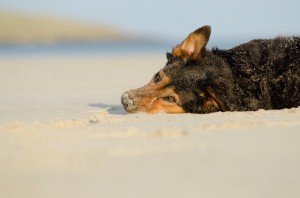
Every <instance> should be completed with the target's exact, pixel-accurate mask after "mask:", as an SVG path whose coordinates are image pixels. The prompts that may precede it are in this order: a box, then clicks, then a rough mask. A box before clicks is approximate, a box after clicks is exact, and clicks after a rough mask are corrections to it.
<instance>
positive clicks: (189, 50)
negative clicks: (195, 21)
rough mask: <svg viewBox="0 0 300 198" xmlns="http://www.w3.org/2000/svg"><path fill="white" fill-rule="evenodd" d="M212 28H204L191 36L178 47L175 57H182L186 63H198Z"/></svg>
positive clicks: (174, 52)
mask: <svg viewBox="0 0 300 198" xmlns="http://www.w3.org/2000/svg"><path fill="white" fill-rule="evenodd" d="M210 32H211V27H210V26H209V25H207V26H203V27H201V28H199V29H197V30H195V31H194V32H192V33H191V34H189V36H188V37H187V38H186V39H185V40H184V41H183V42H182V43H181V44H180V45H178V46H177V47H175V48H174V49H173V52H172V53H173V55H174V56H175V57H181V58H183V60H185V61H190V60H193V61H197V60H199V59H201V58H202V57H201V55H202V52H203V50H204V49H205V47H206V44H207V43H208V40H209V37H210Z"/></svg>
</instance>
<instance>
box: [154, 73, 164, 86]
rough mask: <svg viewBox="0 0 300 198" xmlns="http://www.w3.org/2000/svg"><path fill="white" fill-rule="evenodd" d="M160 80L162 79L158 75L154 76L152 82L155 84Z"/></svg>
mask: <svg viewBox="0 0 300 198" xmlns="http://www.w3.org/2000/svg"><path fill="white" fill-rule="evenodd" d="M161 80H162V77H161V75H160V74H159V73H157V74H155V75H154V79H153V81H154V83H155V84H157V83H159V82H160V81H161Z"/></svg>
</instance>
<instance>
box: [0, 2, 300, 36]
mask: <svg viewBox="0 0 300 198" xmlns="http://www.w3.org/2000/svg"><path fill="white" fill-rule="evenodd" d="M0 9H9V10H16V11H24V12H29V13H31V12H32V13H36V14H43V15H54V16H62V17H67V18H71V19H78V20H81V21H88V22H93V23H100V24H109V25H112V26H115V27H117V28H119V29H121V30H124V31H126V32H129V33H136V34H143V35H149V36H157V37H162V38H169V39H183V38H184V37H185V36H186V35H187V34H188V33H190V32H191V31H193V30H194V29H196V28H198V27H200V26H202V25H206V24H209V25H211V26H212V31H213V33H212V36H214V37H215V38H237V39H238V38H249V39H252V38H266V37H267V38H268V37H273V36H276V35H300V23H299V19H300V11H299V9H300V1H299V0H281V1H278V0H249V1H241V0H240V1H239V0H226V1H224V0H218V1H214V0H206V1H201V0H184V1H183V0H181V1H177V0H173V1H164V0H149V1H142V0H124V1H121V0H119V1H117V0H105V1H103V0H0Z"/></svg>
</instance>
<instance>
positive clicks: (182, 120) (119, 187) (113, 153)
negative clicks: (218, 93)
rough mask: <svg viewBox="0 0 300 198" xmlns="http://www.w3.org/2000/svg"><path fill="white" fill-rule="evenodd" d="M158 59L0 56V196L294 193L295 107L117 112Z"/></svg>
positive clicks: (299, 147)
mask: <svg viewBox="0 0 300 198" xmlns="http://www.w3.org/2000/svg"><path fill="white" fill-rule="evenodd" d="M164 63H165V58H164V55H163V54H162V56H138V57H134V56H123V57H122V56H118V57H114V56H108V57H105V58H104V57H96V56H85V57H83V56H79V57H71V56H69V57H57V56H50V57H46V56H45V57H39V58H36V57H17V58H13V57H10V58H4V57H1V58H0V94H1V95H0V197H1V198H6V197H28V198H35V197H36V198H53V197H55V198H66V197H75V198H76V197H89V198H90V197H92V198H93V197H95V198H96V197H97V198H99V197H101V198H102V197H103V198H119V197H123V198H148V197H149V198H155V197H161V198H169V197H170V198H177V197H178V198H184V197H187V198H192V197H197V198H198V197H203V198H220V197H222V198H224V197H225V198H226V197H228V198H235V197H236V198H241V197H242V198H248V197H249V198H253V197H255V198H268V197H270V198H276V197H278V198H279V197H289V198H296V197H297V198H298V197H300V130H299V129H300V108H296V109H287V110H281V111H263V110H260V111H258V112H228V113H214V114H208V115H192V114H185V115H166V114H158V115H147V114H133V115H126V114H125V113H124V112H123V110H122V108H121V106H120V96H121V94H122V93H123V92H124V91H127V90H128V89H131V88H136V87H139V86H141V85H143V84H145V83H146V82H147V81H148V80H150V78H151V76H152V75H153V74H154V73H155V72H156V71H157V70H158V69H159V68H161V67H162V66H163V65H164Z"/></svg>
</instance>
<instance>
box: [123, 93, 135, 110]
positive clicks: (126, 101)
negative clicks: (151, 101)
mask: <svg viewBox="0 0 300 198" xmlns="http://www.w3.org/2000/svg"><path fill="white" fill-rule="evenodd" d="M121 102H122V104H123V106H124V109H125V110H126V111H130V110H133V109H134V108H135V105H134V102H133V100H132V98H131V97H130V95H129V94H128V92H126V93H124V94H123V95H122V97H121Z"/></svg>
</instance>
